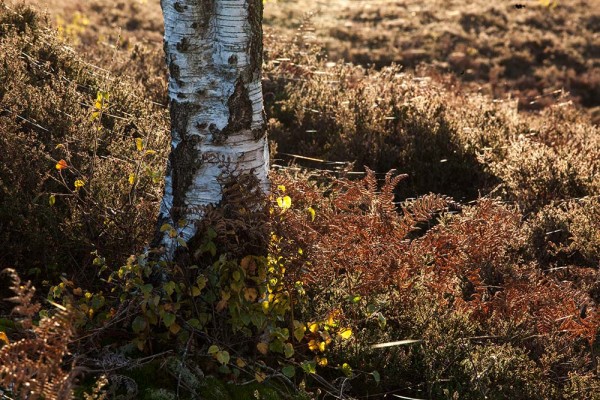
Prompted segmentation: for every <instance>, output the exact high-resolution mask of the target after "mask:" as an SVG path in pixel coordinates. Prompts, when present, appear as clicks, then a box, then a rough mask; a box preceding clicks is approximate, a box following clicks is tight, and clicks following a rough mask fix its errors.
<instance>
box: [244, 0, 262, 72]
mask: <svg viewBox="0 0 600 400" xmlns="http://www.w3.org/2000/svg"><path fill="white" fill-rule="evenodd" d="M262 19H263V2H262V0H248V23H249V24H250V32H251V34H250V38H249V41H250V48H249V49H248V50H249V55H250V64H249V65H248V70H247V71H246V74H247V77H246V79H248V80H247V82H250V81H251V80H254V79H258V78H259V77H260V71H261V68H262V61H263V31H262Z"/></svg>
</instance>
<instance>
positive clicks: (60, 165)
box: [55, 160, 69, 171]
mask: <svg viewBox="0 0 600 400" xmlns="http://www.w3.org/2000/svg"><path fill="white" fill-rule="evenodd" d="M55 167H56V169H57V170H59V171H60V170H61V169H65V168H68V167H69V166H68V165H67V162H66V161H65V160H60V161H59V162H57V163H56V166H55Z"/></svg>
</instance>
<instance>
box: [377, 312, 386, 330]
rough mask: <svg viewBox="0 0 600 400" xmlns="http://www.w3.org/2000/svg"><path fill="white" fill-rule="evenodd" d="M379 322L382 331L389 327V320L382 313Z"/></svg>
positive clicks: (378, 317) (378, 318)
mask: <svg viewBox="0 0 600 400" xmlns="http://www.w3.org/2000/svg"><path fill="white" fill-rule="evenodd" d="M377 322H378V323H379V328H381V329H384V328H385V326H386V325H387V320H386V319H385V317H384V316H383V314H381V313H379V315H377Z"/></svg>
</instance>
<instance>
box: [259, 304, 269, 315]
mask: <svg viewBox="0 0 600 400" xmlns="http://www.w3.org/2000/svg"><path fill="white" fill-rule="evenodd" d="M261 306H262V309H263V312H264V313H265V314H266V313H267V312H269V302H268V301H263V302H262V304H261Z"/></svg>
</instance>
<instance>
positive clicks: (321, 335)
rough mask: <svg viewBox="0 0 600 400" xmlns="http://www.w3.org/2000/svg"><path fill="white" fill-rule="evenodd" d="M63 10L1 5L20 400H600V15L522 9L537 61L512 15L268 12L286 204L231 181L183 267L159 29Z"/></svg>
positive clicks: (346, 9)
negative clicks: (171, 257)
mask: <svg viewBox="0 0 600 400" xmlns="http://www.w3.org/2000/svg"><path fill="white" fill-rule="evenodd" d="M54 3H57V4H58V5H57V8H56V9H54V10H51V11H53V12H54V13H55V14H44V13H43V12H41V11H39V10H37V9H34V8H32V7H30V6H23V5H20V6H19V5H12V4H11V5H8V4H5V3H4V2H1V3H0V149H2V150H1V151H0V249H1V250H0V267H1V268H2V269H4V268H10V269H9V270H7V272H6V273H5V274H3V275H1V276H0V279H1V282H2V284H0V297H1V298H2V299H4V298H8V300H9V301H2V302H0V399H2V400H4V399H17V398H18V399H21V398H22V399H26V398H27V399H36V398H40V399H48V400H49V399H70V398H81V399H148V400H150V399H154V400H158V399H177V398H181V399H198V398H207V399H217V400H220V399H253V398H256V399H258V398H260V399H320V398H340V399H366V398H384V396H386V395H387V396H388V397H387V398H390V397H389V396H391V395H394V394H395V395H398V396H403V397H405V398H416V399H483V398H488V399H600V377H599V367H598V365H599V362H600V357H599V355H598V354H599V351H600V348H599V347H598V339H599V332H598V328H599V327H600V306H599V304H600V275H599V272H598V268H599V267H600V233H599V232H600V230H599V229H598V227H600V198H599V196H600V128H598V125H595V124H594V119H593V108H594V107H596V106H597V104H596V103H594V101H597V96H595V95H594V94H593V93H597V90H598V86H597V85H598V79H597V76H596V75H594V74H596V71H597V68H596V67H597V66H598V53H597V47H598V46H597V43H595V42H593V38H592V37H591V36H589V35H588V33H590V32H596V31H595V30H597V26H596V25H597V24H595V23H594V21H600V16H599V15H598V14H597V13H596V14H594V12H595V11H593V10H592V8H590V7H589V6H588V7H585V2H583V1H573V2H566V1H565V2H562V1H559V2H553V1H549V2H546V1H544V2H542V1H540V2H537V1H531V2H527V3H525V4H524V8H523V9H521V8H519V9H518V10H524V11H523V12H524V14H522V17H519V18H525V19H527V21H529V22H528V23H529V24H530V26H531V29H529V30H528V31H527V32H524V33H523V35H526V36H527V37H528V38H529V39H527V40H525V39H524V36H518V35H513V36H511V35H512V33H510V32H513V30H514V29H516V25H515V21H514V20H513V17H512V14H511V16H509V15H508V14H507V13H508V11H509V9H510V7H512V5H511V6H509V5H506V7H505V6H502V8H498V9H493V10H495V11H494V12H491V11H490V9H489V8H487V6H486V7H483V8H477V7H475V6H473V7H471V8H470V9H469V10H468V11H457V10H460V7H459V6H458V5H457V4H454V2H448V4H449V5H448V8H447V9H444V8H439V9H437V10H435V11H432V10H428V9H427V7H425V6H424V7H422V8H415V7H417V5H416V2H412V1H405V2H395V3H393V2H389V4H387V3H386V4H380V3H381V2H372V4H369V2H356V3H357V4H354V2H344V6H343V8H341V11H342V12H341V13H340V21H337V23H336V25H329V28H327V29H323V26H324V25H320V26H319V27H318V28H315V26H314V25H312V22H315V21H327V14H326V13H324V14H321V15H319V14H317V15H315V16H314V17H313V20H312V22H311V19H310V18H302V17H301V16H300V14H299V10H298V5H297V4H296V2H287V1H284V0H279V1H277V2H267V6H266V7H267V12H266V15H267V20H266V21H265V25H266V31H265V32H266V34H265V63H264V67H263V70H264V78H263V87H264V97H265V108H266V112H267V118H268V121H269V123H268V130H269V135H270V140H271V141H272V143H271V153H272V164H273V167H272V172H271V180H272V186H271V191H270V193H269V194H262V193H260V191H259V190H258V188H257V185H256V182H255V181H254V179H253V177H252V176H245V175H243V176H238V177H237V179H224V180H223V182H222V185H223V191H224V197H223V201H222V202H221V204H219V205H218V206H215V207H210V208H208V209H207V210H205V218H204V220H203V221H202V223H201V224H200V225H199V231H200V232H201V233H202V234H201V235H200V239H199V240H198V242H197V243H192V244H190V246H193V248H194V251H193V252H191V254H189V256H187V257H185V258H182V259H178V260H177V261H176V262H173V263H166V262H159V261H157V259H156V257H154V256H153V252H152V250H150V251H148V249H147V245H148V244H149V243H151V242H152V239H153V236H154V235H155V231H156V230H159V231H161V232H163V233H164V232H166V233H167V234H169V235H171V237H172V239H173V241H174V242H175V243H178V245H180V246H187V244H186V243H185V242H184V241H182V240H180V239H181V238H179V237H178V234H177V230H176V229H175V228H176V227H174V226H171V225H169V224H164V225H162V226H158V227H157V226H156V215H157V212H158V205H159V202H160V196H161V194H162V179H163V178H162V177H163V174H164V167H165V162H166V157H167V152H168V142H169V130H168V127H169V114H168V111H167V108H166V103H165V102H166V95H165V82H166V71H165V66H164V65H163V62H164V61H163V55H162V49H161V42H160V29H161V28H160V26H161V20H160V18H161V15H160V8H159V7H158V4H154V2H152V1H150V2H148V1H142V0H131V1H124V2H117V3H115V4H112V3H107V2H99V1H91V2H89V3H87V2H86V3H85V5H81V6H76V5H74V4H72V3H69V2H67V1H64V2H54ZM392 3H393V4H394V5H392ZM396 3H397V4H396ZM418 3H419V4H421V3H423V2H418ZM431 3H432V4H438V7H439V4H440V2H431ZM460 3H461V4H464V2H460ZM308 4H312V2H308ZM59 5H60V7H59ZM269 7H271V8H269ZM497 7H500V6H497ZM404 8H407V9H410V10H411V11H410V13H408V14H406V13H404V14H403V12H402V10H403V9H404ZM304 9H306V7H304ZM510 10H511V12H516V11H515V10H517V8H512V9H510ZM304 11H306V10H304ZM457 12H458V14H457ZM411 13H414V15H413V14H411ZM444 13H445V14H447V18H448V19H447V20H445V19H444V18H443V17H442V14H444ZM567 14H569V17H570V18H572V19H573V20H574V21H580V22H581V23H580V24H579V25H578V26H579V27H581V30H578V31H574V30H572V29H571V28H573V26H572V22H569V21H567V20H566V19H565V15H567ZM282 15H288V16H290V21H291V22H289V25H284V20H283V19H282ZM411 15H412V17H414V18H412V17H411ZM411 18H412V19H411ZM514 18H516V17H514ZM398 19H402V22H401V21H398ZM344 21H345V22H344ZM369 21H370V22H369ZM444 21H446V22H444ZM542 22H543V23H544V24H545V25H544V26H542V27H540V26H538V25H539V24H540V23H542ZM286 23H287V22H286ZM329 23H331V21H329ZM348 23H350V25H352V26H350V25H348ZM375 23H376V24H375ZM444 23H445V24H446V25H445V27H446V31H448V32H449V31H452V32H454V34H453V35H449V34H448V35H446V36H443V37H445V38H446V39H444V40H442V39H440V38H441V37H442V36H440V35H438V36H437V39H436V40H432V41H427V40H421V39H422V38H425V37H428V35H430V34H432V32H433V31H436V30H439V29H442V28H443V27H444ZM369 24H371V25H369ZM378 24H383V25H382V26H386V27H387V28H386V30H385V33H384V34H383V35H384V37H381V38H380V39H379V41H375V42H374V41H373V40H374V39H373V37H372V35H373V30H374V29H379V28H378V26H379V25H378ZM291 27H292V28H298V30H297V31H293V30H292V29H291ZM402 27H404V28H403V29H401V28H402ZM119 28H121V29H119ZM409 28H410V29H409ZM519 29H525V28H519ZM559 30H562V31H563V32H564V40H562V39H561V40H559V39H558V36H557V35H558V33H557V32H558V31H559ZM494 32H495V33H494ZM351 33H352V35H353V36H352V35H350V34H351ZM388 33H389V34H390V35H392V36H394V37H397V38H399V39H398V40H401V41H406V43H408V42H411V40H412V41H413V42H411V43H413V44H412V45H411V46H415V48H416V47H417V46H420V47H419V48H420V49H421V53H416V52H415V50H414V49H413V50H412V53H410V51H411V50H410V49H408V48H405V49H403V51H402V52H400V51H399V52H397V53H393V48H396V47H398V44H395V45H394V46H396V47H394V46H392V45H391V44H390V43H388V42H389V40H391V36H390V37H387V34H388ZM438 33H439V32H438ZM482 33H485V35H483V34H482ZM596 33H597V32H596ZM495 35H496V36H495ZM596 36H597V34H596ZM475 37H476V38H477V39H475ZM504 37H510V38H511V40H513V41H520V42H519V43H521V42H523V43H521V44H518V43H517V44H514V43H513V44H514V46H516V47H515V48H516V49H520V50H519V51H517V52H516V53H514V54H509V52H507V51H504V50H501V49H497V50H498V52H497V53H493V54H492V53H489V52H490V51H491V50H490V48H494V49H496V47H495V46H494V42H495V41H496V40H498V41H502V40H504V39H503V38H504ZM415 38H421V39H419V40H417V39H415ZM486 38H487V39H486ZM525 42H527V43H529V44H524V43H525ZM538 42H539V43H542V42H543V43H544V45H543V47H544V48H543V49H542V50H540V51H542V52H546V53H548V54H550V53H552V54H554V55H555V57H554V58H552V60H553V61H552V62H551V63H550V64H548V63H546V62H544V60H543V59H542V58H540V59H539V60H538V59H537V58H536V57H535V54H533V53H529V52H528V51H529V50H525V49H535V46H533V47H532V43H538ZM521 45H522V46H521ZM559 45H560V46H562V47H561V48H562V49H563V50H564V51H563V52H562V53H560V52H558V46H559ZM390 46H391V47H390ZM440 46H442V47H440ZM486 46H487V47H486ZM519 46H521V47H519ZM540 46H541V45H540ZM531 51H534V50H531ZM458 53H461V54H462V55H460V57H459V54H458ZM488 53H489V54H488ZM546 53H544V54H546ZM559 53H560V54H559ZM410 54H413V56H415V57H416V56H419V57H420V58H419V59H420V60H421V61H424V62H426V63H427V65H428V67H427V68H425V67H423V66H421V67H418V65H417V63H416V61H415V63H412V62H410V60H408V59H407V58H406V57H409V55H410ZM419 54H420V55H419ZM486 54H487V55H486ZM559 55H562V56H563V57H562V58H560V57H559ZM386 57H387V58H386ZM490 60H491V61H490ZM573 60H579V61H580V62H579V63H575V64H573V63H574V62H575V61H573ZM348 61H349V62H348ZM393 62H398V63H400V64H402V65H404V67H401V66H399V65H395V64H393ZM439 62H445V63H446V64H445V65H442V66H441V67H442V68H440V65H439ZM487 62H489V65H487V64H486V63H487ZM463 64H464V65H463ZM368 65H372V66H368ZM486 65H487V66H486ZM415 67H416V70H415V69H414V68H415ZM488 67H490V68H488ZM486 68H488V69H489V71H488V69H486ZM494 68H500V69H497V70H495V69H494ZM522 68H526V69H527V68H528V69H529V70H530V72H531V73H532V74H533V75H535V76H536V79H535V82H533V81H532V80H527V79H525V80H523V79H521V78H519V77H517V75H515V74H518V73H521V72H519V71H522ZM561 68H562V69H561ZM594 68H596V69H594ZM571 69H573V71H575V72H570V71H571ZM463 70H465V71H469V70H470V71H471V72H468V73H466V74H465V75H462V74H461V72H462V71H463ZM558 70H560V71H562V72H561V73H560V74H559V73H558V72H556V71H558ZM484 71H488V72H487V73H483V72H484ZM493 71H496V72H493ZM552 71H555V72H556V75H553V72H552ZM573 74H575V75H573ZM513 75H514V76H513ZM474 84H477V85H482V86H483V87H484V89H485V90H482V91H479V92H478V91H477V90H476V89H474V86H473V85H474ZM490 88H491V89H490ZM547 88H552V90H558V89H565V91H564V92H561V93H554V94H552V95H551V96H545V95H544V93H546V92H545V89H547ZM568 89H572V92H571V93H567V90H568ZM594 91H595V92H594ZM482 92H483V93H482ZM509 94H511V95H512V94H514V96H513V97H510V96H509ZM491 96H495V97H491ZM532 96H533V97H535V96H541V97H536V99H538V100H539V101H537V100H536V101H537V103H536V104H535V105H534V104H529V106H527V105H526V106H523V104H524V103H523V99H525V98H530V97H532ZM586 96H587V97H586ZM516 98H518V99H519V100H518V101H517V100H516ZM586 99H588V100H586ZM589 99H591V100H589ZM590 101H591V102H590ZM590 116H592V118H590ZM596 121H597V120H596ZM185 223H186V221H177V224H185ZM159 275H160V278H159ZM165 277H166V279H164V278H165Z"/></svg>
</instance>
